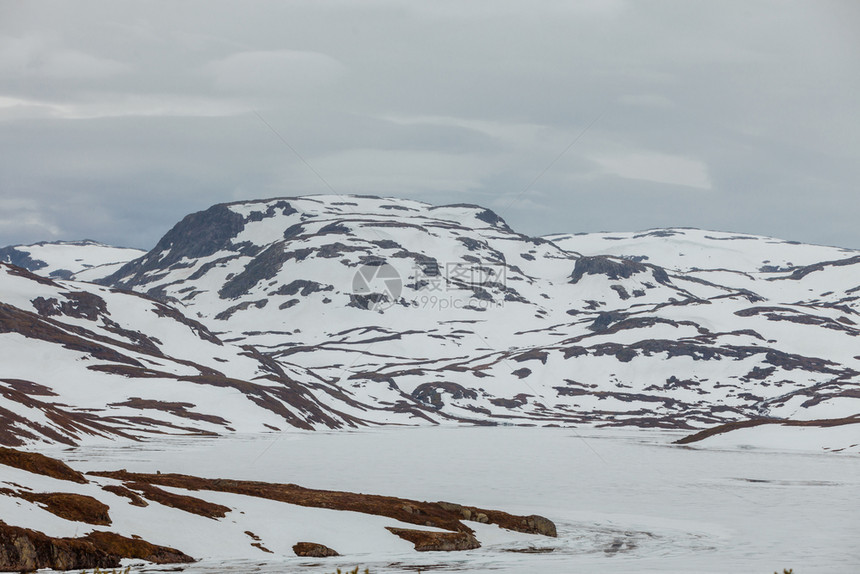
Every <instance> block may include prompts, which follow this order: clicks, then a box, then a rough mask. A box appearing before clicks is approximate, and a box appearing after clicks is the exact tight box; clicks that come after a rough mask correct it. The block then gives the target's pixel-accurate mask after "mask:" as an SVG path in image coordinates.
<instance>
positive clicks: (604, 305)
mask: <svg viewBox="0 0 860 574" xmlns="http://www.w3.org/2000/svg"><path fill="white" fill-rule="evenodd" d="M15 273H17V272H14V271H13V270H11V268H7V269H6V275H7V277H11V276H14V277H16V280H21V279H22V278H21V277H20V276H19V275H15ZM30 280H31V281H32V280H33V279H32V278H31V279H30ZM98 282H99V283H101V284H103V285H105V286H109V287H111V288H119V289H122V290H133V291H136V292H139V293H141V294H145V295H146V296H147V297H151V298H154V299H157V300H158V301H159V302H160V303H156V302H154V301H152V300H150V299H145V298H140V297H138V298H135V297H134V296H133V295H129V294H127V293H125V294H123V293H119V292H116V291H112V290H110V289H106V288H105V287H94V286H87V285H84V284H80V283H75V284H71V283H62V282H56V283H55V287H52V288H51V293H52V294H46V295H42V298H43V299H50V298H53V299H56V301H57V303H56V304H53V306H45V305H42V307H43V308H44V309H62V308H63V302H64V301H65V302H66V303H67V306H70V305H72V304H71V303H69V300H68V297H65V296H64V295H62V294H63V293H65V292H67V291H68V292H76V291H81V292H88V293H90V292H92V293H93V294H95V295H97V296H98V297H102V298H104V299H105V300H107V299H110V298H121V297H124V298H132V299H135V300H136V301H139V302H138V303H137V306H138V307H140V306H143V307H145V308H146V309H150V311H149V314H147V311H146V310H145V309H144V310H143V311H140V312H138V314H137V315H136V316H135V318H131V317H129V319H128V321H129V322H128V325H127V326H125V327H123V328H124V329H127V330H129V331H135V332H139V333H144V334H145V335H146V336H147V337H150V338H153V337H154V338H156V339H157V340H158V341H160V342H161V343H160V344H156V346H157V347H158V349H159V352H160V353H161V354H162V355H164V356H165V357H169V358H170V359H164V358H161V357H159V358H158V359H157V360H158V361H159V362H160V363H163V364H159V365H158V368H157V370H158V371H159V372H167V371H169V370H170V369H168V368H166V367H164V364H169V365H171V366H172V368H173V369H174V370H175V373H174V372H173V371H170V372H171V373H173V374H172V375H171V376H172V377H173V379H169V378H167V377H164V378H163V380H164V381H165V384H168V383H167V382H166V381H168V380H179V381H180V382H182V377H183V376H187V375H186V374H185V372H184V371H182V368H188V365H187V361H192V362H194V364H195V365H198V364H199V365H201V366H203V367H205V368H212V369H215V370H216V371H218V372H219V373H221V374H222V375H223V376H224V377H226V378H231V380H233V379H235V380H237V381H244V382H247V383H254V384H260V383H259V382H258V379H259V377H261V376H264V377H267V378H268V379H272V378H273V377H274V378H275V379H278V377H281V375H273V373H276V372H279V371H281V372H283V373H288V375H287V376H288V378H289V379H290V381H292V382H291V385H292V387H290V388H291V392H294V393H300V394H301V396H303V397H308V400H310V401H312V402H313V404H314V405H315V408H316V409H318V410H317V411H314V414H313V415H309V414H307V413H301V412H299V413H298V414H296V417H297V418H296V419H295V420H292V421H289V424H296V423H297V422H299V421H300V422H301V423H302V424H305V423H307V424H310V425H314V424H318V423H319V424H325V425H329V426H341V425H350V424H356V425H358V424H375V423H380V424H392V423H395V424H418V423H444V422H458V421H464V422H475V423H480V424H505V423H512V424H535V423H537V424H578V423H596V424H603V425H636V426H659V427H668V428H698V427H703V426H708V425H712V424H718V423H723V422H728V421H733V420H743V419H748V418H751V417H773V418H788V419H795V420H808V419H828V418H839V417H847V416H851V415H853V414H856V413H857V412H858V408H857V405H858V403H857V399H858V398H860V393H858V391H857V388H858V387H857V384H858V381H860V353H858V352H857V345H856V341H857V339H856V337H857V335H858V332H860V327H858V325H857V320H858V319H857V315H858V311H860V304H858V299H857V297H858V295H857V293H858V292H860V252H856V251H848V250H842V249H836V248H828V247H818V246H807V245H797V244H793V243H790V242H783V241H779V240H775V239H771V238H764V237H752V236H745V235H744V236H740V235H735V234H728V233H716V232H707V231H699V230H690V229H666V230H653V231H649V232H644V233H638V234H634V233H614V234H587V235H556V236H550V237H546V238H532V237H527V236H524V235H522V234H519V233H516V232H515V231H514V230H512V229H511V228H510V227H508V225H507V224H506V223H505V222H504V221H503V220H502V219H501V218H500V217H499V216H498V215H496V214H495V213H493V212H492V211H490V210H487V209H484V208H481V207H478V206H471V205H451V206H432V205H428V204H425V203H420V202H416V201H409V200H402V199H384V198H376V197H355V196H347V197H343V196H309V197H297V198H283V199H273V200H261V201H247V202H237V203H232V204H222V205H216V206H213V207H211V208H210V209H208V210H205V211H202V212H199V213H195V214H191V215H189V216H187V217H186V218H185V219H183V220H182V221H181V222H179V223H178V224H177V225H176V226H175V227H174V228H173V229H172V230H171V231H170V232H168V233H167V234H166V235H165V236H164V237H163V238H162V239H161V241H159V243H158V244H157V245H156V246H155V248H154V249H153V250H152V251H150V252H149V253H147V254H145V255H143V256H141V257H139V258H137V259H134V260H132V261H129V262H127V263H126V264H124V265H122V266H121V267H120V268H118V269H116V270H115V272H113V273H112V274H110V275H108V276H104V277H103V278H101V279H99V280H98ZM43 287H44V288H45V289H47V288H48V286H47V285H45V286H43ZM0 293H2V297H3V302H4V303H8V301H7V299H8V295H7V293H8V290H7V288H5V287H3V288H2V290H0ZM24 293H26V290H24ZM63 297H65V299H64V298H63ZM33 299H34V297H29V296H28V295H26V294H23V295H21V296H20V297H19V298H18V299H16V302H15V303H14V305H16V307H17V308H18V309H20V310H24V311H26V312H28V313H31V314H34V313H35V315H36V316H38V317H39V320H48V319H50V320H51V321H60V320H62V321H64V322H65V321H68V320H71V319H75V318H74V317H72V318H69V317H67V316H63V317H59V316H55V315H51V316H50V317H43V316H39V312H40V311H39V309H37V308H34V303H33ZM124 300H125V299H123V301H124ZM123 305H124V303H119V304H116V306H117V307H122V306H123ZM159 305H160V306H159ZM147 306H149V307H147ZM109 308H110V309H111V313H113V311H112V309H113V308H114V305H111V306H109ZM154 308H158V309H171V310H173V311H172V312H174V313H175V314H176V315H177V316H180V317H183V318H185V317H188V318H191V319H193V321H196V322H198V323H199V324H200V326H199V327H196V331H195V329H191V328H189V327H187V324H186V323H185V322H180V324H181V325H186V327H185V328H186V331H188V333H189V334H190V333H192V332H196V333H200V332H205V333H207V337H211V338H212V340H213V341H217V342H209V343H208V346H206V345H203V344H200V343H198V342H197V341H196V340H195V343H194V344H195V345H197V346H198V347H200V346H202V347H203V348H205V351H204V350H202V349H201V350H198V351H195V353H196V354H191V355H189V353H190V347H188V346H186V345H185V344H184V343H183V342H182V341H183V339H182V338H181V337H180V338H173V339H169V338H168V337H167V336H164V338H162V336H161V335H158V334H157V333H156V332H152V331H151V329H154V328H156V325H153V324H152V321H150V322H149V323H146V324H139V323H137V322H136V321H137V320H138V319H140V318H141V317H146V318H147V319H152V317H151V316H150V315H155V313H153V312H152V311H151V309H154ZM119 313H120V312H119V311H117V316H119ZM75 320H76V321H81V320H82V319H75ZM83 320H86V319H83ZM109 320H110V321H117V319H116V318H114V317H113V315H111V316H110V318H109ZM95 321H96V322H99V321H102V322H103V323H104V324H107V323H106V322H105V317H99V318H97V319H96V320H95ZM188 322H189V323H190V320H188ZM171 325H172V323H171ZM157 327H158V328H162V325H161V323H158V325H157ZM88 328H90V329H95V328H96V326H93V325H90V326H89V327H88ZM98 328H100V329H101V328H103V327H101V326H98ZM164 328H166V327H164ZM201 330H203V331H201ZM24 336H25V337H26V336H27V335H24ZM111 336H112V337H116V336H117V335H116V333H113V334H112V335H111ZM199 338H200V337H199V336H198V337H197V339H199ZM204 339H206V337H204ZM168 341H169V342H168ZM29 344H32V342H30V343H29ZM45 352H47V351H45ZM201 357H202V358H201ZM80 358H81V357H76V359H75V360H77V359H80ZM142 359H143V358H142V357H141V358H140V359H138V358H135V360H138V362H141V363H142V364H144V362H143V361H142ZM147 360H153V358H152V357H151V356H150V357H149V358H148V359H147ZM183 361H185V362H183ZM212 361H215V362H214V363H213V362H212ZM22 364H23V362H22ZM173 365H176V366H173ZM180 366H181V367H182V368H180ZM145 368H146V369H155V368H154V367H150V366H149V365H145ZM191 368H193V369H198V371H199V370H200V369H199V368H198V367H197V366H194V367H191ZM27 369H28V368H27V367H20V368H19V371H20V373H19V374H18V375H17V376H16V378H18V379H22V380H28V381H31V382H34V383H38V384H41V385H45V387H47V388H49V389H52V391H53V392H60V391H59V390H57V387H59V386H60V384H59V383H58V382H56V380H52V379H50V377H48V376H46V375H45V374H44V373H42V374H39V375H38V376H36V375H35V374H33V375H27V373H28V372H33V371H28V370H27ZM133 374H134V376H135V377H137V379H136V382H134V383H131V382H130V383H129V384H128V386H126V387H125V389H124V391H125V392H124V394H123V396H122V397H116V398H115V399H111V400H110V401H102V402H103V403H104V404H101V403H100V405H101V406H95V405H94V404H92V403H87V405H89V406H86V407H85V406H84V404H85V403H83V402H79V403H75V402H73V401H70V400H69V399H65V398H64V399H63V400H64V401H69V402H67V403H65V404H70V405H71V408H72V409H80V408H106V406H105V405H107V404H108V403H109V404H110V405H116V404H118V403H123V404H127V403H128V402H129V401H130V400H131V396H130V395H131V394H134V396H140V397H141V398H143V396H142V395H141V393H142V391H140V390H139V389H140V388H147V389H150V390H152V392H151V393H150V394H149V395H147V397H146V398H148V399H152V400H156V401H157V400H161V401H173V402H176V401H177V399H176V398H175V396H174V395H172V394H170V393H168V392H167V391H164V392H163V393H162V391H156V390H154V389H155V387H154V386H152V385H151V384H150V383H149V382H148V381H143V380H142V379H143V378H145V377H144V376H143V375H142V374H141V372H140V371H134V373H133ZM105 376H108V375H105ZM110 376H112V377H116V375H110ZM35 379H38V380H35ZM282 379H283V378H282V377H281V379H279V382H277V383H275V382H274V381H269V382H267V383H265V384H266V385H270V386H271V385H275V386H277V385H283V384H284V383H283V381H282ZM143 383H146V384H145V385H144V384H143ZM169 384H170V385H175V383H169ZM106 385H107V383H106ZM212 387H214V388H217V389H221V390H222V391H224V392H227V391H225V390H224V389H225V388H229V389H230V392H232V393H236V394H237V395H238V394H244V395H245V396H244V397H242V396H239V397H236V398H235V400H236V401H239V404H242V405H245V406H247V404H248V403H251V404H252V405H254V408H256V407H261V404H260V403H265V402H267V400H268V399H267V400H266V401H260V400H258V399H256V398H254V397H255V396H256V395H254V394H253V393H249V392H248V391H246V390H244V388H243V387H242V386H241V385H239V384H238V383H236V384H235V385H232V386H229V387H222V386H218V385H207V386H204V387H201V386H199V385H198V386H192V387H191V389H190V390H188V392H187V393H185V391H183V393H185V394H183V395H182V397H183V398H182V399H181V400H182V402H183V403H185V402H187V403H191V404H194V405H200V403H201V400H195V398H194V394H195V393H196V392H202V391H201V389H205V390H206V392H207V393H209V392H210V391H212ZM172 388H174V387H173V386H172V387H171V389H172ZM175 388H185V387H184V386H182V385H175ZM278 388H279V389H280V388H281V387H280V386H278ZM111 392H116V391H115V390H112V391H111ZM171 392H172V391H171ZM213 392H214V391H213ZM255 392H256V391H255ZM266 392H267V393H270V390H268V387H267V390H266ZM278 392H284V391H278ZM159 393H161V394H159ZM249 394H250V395H251V397H250V398H247V397H248V395H249ZM231 396H232V395H231ZM267 396H268V395H267ZM168 397H173V398H168ZM278 400H282V399H280V398H279V399H278ZM218 401H220V398H219V399H217V400H214V402H212V403H209V404H210V405H211V408H210V407H207V408H206V409H205V413H206V414H207V415H213V416H219V417H222V418H223V419H225V420H227V419H229V422H224V423H223V424H221V426H220V427H219V425H218V424H212V425H210V426H208V427H206V429H205V430H207V431H212V432H223V431H224V430H228V427H229V428H239V427H240V426H241V427H242V428H251V427H253V426H254V424H256V425H258V426H259V424H263V423H256V422H255V423H253V424H251V423H247V421H250V420H254V419H253V418H252V417H250V418H249V417H245V415H239V414H236V413H237V412H239V411H237V410H234V407H233V406H231V405H230V404H227V403H219V404H217V405H216V404H215V403H218ZM242 401H244V402H242ZM54 402H60V401H59V399H58V400H57V401H54ZM137 404H138V405H140V403H137ZM302 404H304V403H302ZM297 407H298V405H295V404H288V406H287V408H288V409H293V408H297ZM110 408H111V409H115V408H118V407H116V406H111V407H110ZM122 408H131V407H126V406H124V407H122ZM235 408H238V407H235ZM162 410H163V409H162ZM239 410H241V409H239ZM242 412H243V413H248V411H242ZM255 412H256V411H255ZM291 412H292V411H291ZM173 414H174V416H176V417H177V419H185V417H184V416H183V413H182V412H181V409H180V410H179V411H177V410H174V413H173ZM97 416H99V417H101V416H107V415H106V414H105V413H101V414H99V415H97ZM267 416H269V415H268V414H267ZM275 418H278V416H275ZM286 418H287V419H289V417H286ZM241 421H246V423H241ZM173 422H175V421H173ZM184 423H185V424H191V423H189V422H188V420H184ZM240 423H241V424H240ZM175 424H179V423H175ZM193 424H194V425H198V426H195V428H203V426H199V425H201V424H202V423H199V421H198V422H195V423H193ZM243 424H244V425H245V426H243ZM283 424H284V417H281V418H280V419H278V420H277V421H275V420H273V419H272V420H270V419H266V422H265V425H264V426H266V428H271V426H274V427H279V428H280V426H283ZM279 425H280V426H279ZM134 432H140V429H135V431H134Z"/></svg>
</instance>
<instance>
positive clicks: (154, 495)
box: [125, 482, 230, 518]
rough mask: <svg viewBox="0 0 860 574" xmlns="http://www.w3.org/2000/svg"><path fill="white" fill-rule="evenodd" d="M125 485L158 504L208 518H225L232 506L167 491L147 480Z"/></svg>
mask: <svg viewBox="0 0 860 574" xmlns="http://www.w3.org/2000/svg"><path fill="white" fill-rule="evenodd" d="M125 486H126V487H128V488H129V489H131V490H136V491H137V492H140V493H141V494H143V496H144V498H147V499H149V500H151V501H153V502H157V503H158V504H163V505H164V506H169V507H171V508H176V509H178V510H183V511H185V512H190V513H191V514H197V515H199V516H205V517H206V518H224V516H226V515H227V513H228V512H230V508H229V507H227V506H223V505H221V504H215V503H214V502H207V501H205V500H202V499H200V498H195V497H193V496H185V495H183V494H174V493H172V492H167V491H166V490H162V489H160V488H158V487H156V486H152V485H151V484H147V483H145V482H127V483H125Z"/></svg>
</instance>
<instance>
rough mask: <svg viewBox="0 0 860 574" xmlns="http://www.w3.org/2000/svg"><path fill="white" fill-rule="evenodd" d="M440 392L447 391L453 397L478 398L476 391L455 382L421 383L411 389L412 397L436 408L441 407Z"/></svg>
mask: <svg viewBox="0 0 860 574" xmlns="http://www.w3.org/2000/svg"><path fill="white" fill-rule="evenodd" d="M442 393H448V394H450V395H451V397H452V398H454V399H462V398H467V399H477V398H478V393H476V392H475V391H473V390H470V389H467V388H465V387H463V386H462V385H458V384H457V383H421V384H420V385H418V386H417V387H415V390H414V391H412V398H413V399H415V400H416V401H420V402H422V403H426V404H431V405H433V406H434V407H436V408H442V406H443V404H442Z"/></svg>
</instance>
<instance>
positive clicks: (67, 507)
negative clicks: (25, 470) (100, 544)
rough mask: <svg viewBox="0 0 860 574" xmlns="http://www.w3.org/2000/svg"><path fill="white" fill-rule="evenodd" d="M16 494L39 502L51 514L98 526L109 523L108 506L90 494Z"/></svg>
mask: <svg viewBox="0 0 860 574" xmlns="http://www.w3.org/2000/svg"><path fill="white" fill-rule="evenodd" d="M17 496H18V497H19V498H23V499H24V500H27V501H29V502H33V503H36V504H39V505H41V506H42V508H44V509H45V510H47V511H48V512H50V513H51V514H56V515H57V516H59V517H60V518H65V519H66V520H71V521H73V522H86V523H87V524H97V525H100V526H110V524H111V519H110V515H109V514H108V510H109V509H110V507H109V506H108V505H107V504H104V503H102V502H99V501H98V500H96V499H95V498H93V497H92V496H87V495H85V494H74V493H71V492H19V493H17Z"/></svg>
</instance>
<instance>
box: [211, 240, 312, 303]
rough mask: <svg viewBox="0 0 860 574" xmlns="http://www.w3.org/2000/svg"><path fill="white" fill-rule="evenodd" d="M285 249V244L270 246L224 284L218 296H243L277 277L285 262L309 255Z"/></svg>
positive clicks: (307, 250) (229, 297) (307, 252)
mask: <svg viewBox="0 0 860 574" xmlns="http://www.w3.org/2000/svg"><path fill="white" fill-rule="evenodd" d="M286 247H287V245H286V242H278V243H274V244H272V245H271V246H270V247H269V248H267V249H266V250H265V251H263V252H262V253H260V254H259V255H258V256H257V257H255V258H254V259H253V260H252V261H251V262H250V263H248V265H247V266H246V267H245V269H244V270H243V271H242V272H241V273H239V274H238V275H236V276H235V277H233V278H232V279H230V280H229V281H227V282H226V283H224V286H223V287H222V288H221V290H220V291H218V296H219V297H221V298H222V299H233V298H236V297H239V296H241V295H244V294H246V293H248V291H250V290H251V288H253V287H254V286H255V285H256V284H257V283H259V282H260V281H262V280H264V279H271V278H272V277H274V276H275V275H277V274H278V271H280V270H281V266H283V264H284V263H286V262H287V261H289V260H291V259H294V260H296V261H302V260H303V259H305V257H307V256H308V255H310V254H311V249H296V250H295V251H289V250H287V249H286Z"/></svg>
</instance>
